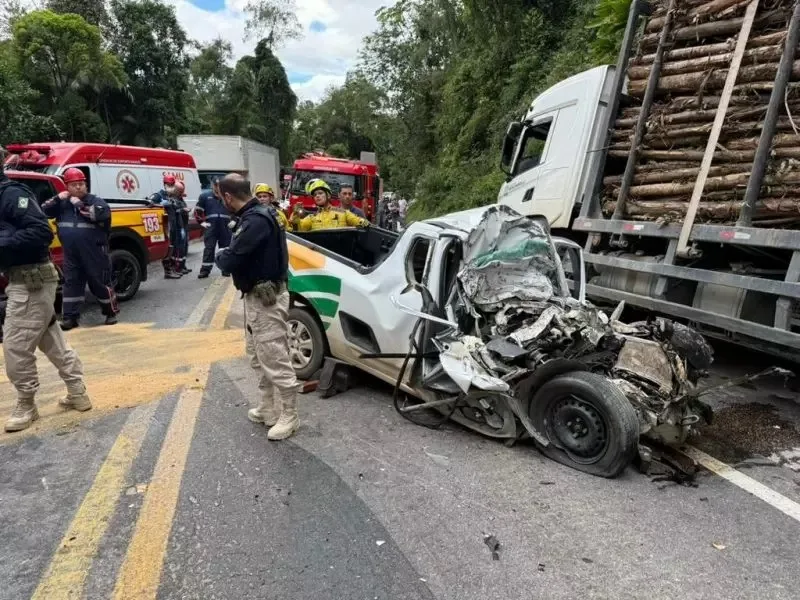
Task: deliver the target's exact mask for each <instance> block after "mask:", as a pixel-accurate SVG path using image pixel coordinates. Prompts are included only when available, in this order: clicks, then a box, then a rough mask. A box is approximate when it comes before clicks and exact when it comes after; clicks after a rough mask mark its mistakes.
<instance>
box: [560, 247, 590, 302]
mask: <svg viewBox="0 0 800 600" xmlns="http://www.w3.org/2000/svg"><path fill="white" fill-rule="evenodd" d="M553 244H554V245H555V247H556V253H557V254H558V258H559V259H560V260H561V267H562V268H563V269H564V275H565V277H566V279H567V287H569V291H570V295H571V296H572V297H573V298H575V299H576V300H578V301H580V302H585V301H586V263H585V261H584V259H583V248H581V247H580V245H578V244H576V243H575V242H573V241H572V240H568V239H565V238H553Z"/></svg>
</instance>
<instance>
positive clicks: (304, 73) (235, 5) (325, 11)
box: [165, 0, 394, 100]
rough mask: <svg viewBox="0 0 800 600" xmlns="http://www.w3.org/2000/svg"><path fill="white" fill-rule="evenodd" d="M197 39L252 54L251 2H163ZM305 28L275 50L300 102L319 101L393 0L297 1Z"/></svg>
mask: <svg viewBox="0 0 800 600" xmlns="http://www.w3.org/2000/svg"><path fill="white" fill-rule="evenodd" d="M165 1H166V2H168V3H170V4H173V5H174V6H175V8H176V11H177V14H178V19H179V21H180V22H181V24H182V25H183V27H184V28H185V29H186V31H187V33H188V34H189V36H190V37H191V38H193V39H196V40H199V41H203V42H209V41H211V40H213V39H214V38H216V37H222V39H225V40H228V41H229V42H230V43H231V45H232V47H233V52H234V58H239V57H241V56H243V55H245V54H248V53H250V52H252V50H253V47H254V46H255V40H246V41H245V40H244V39H243V38H244V24H245V20H246V19H245V16H244V14H243V12H242V10H243V9H244V6H245V5H246V4H247V1H248V0H165ZM294 1H295V5H296V7H297V18H298V20H299V21H300V25H301V27H302V32H303V33H302V36H301V37H300V38H299V39H296V40H291V41H288V42H286V43H285V44H284V45H283V46H281V47H280V48H278V49H277V51H276V54H277V55H278V58H280V60H281V62H282V63H283V66H284V67H285V68H286V73H287V76H288V78H289V82H290V83H291V85H292V88H293V89H294V91H295V93H296V94H297V96H298V98H300V100H319V99H320V98H321V97H322V96H323V95H324V93H325V91H326V89H328V88H329V87H330V86H336V85H341V84H342V83H343V82H344V78H345V74H346V73H347V70H348V69H350V68H352V67H353V66H354V65H355V63H356V61H357V59H358V51H359V48H360V46H361V40H362V39H363V37H364V36H365V35H368V34H369V33H371V32H372V31H374V30H375V27H376V26H377V21H376V19H375V11H377V10H378V9H379V8H381V6H386V5H390V4H393V3H394V0H294Z"/></svg>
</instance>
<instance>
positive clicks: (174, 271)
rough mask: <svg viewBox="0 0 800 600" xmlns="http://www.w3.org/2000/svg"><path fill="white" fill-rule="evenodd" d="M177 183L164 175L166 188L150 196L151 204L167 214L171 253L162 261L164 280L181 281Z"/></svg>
mask: <svg viewBox="0 0 800 600" xmlns="http://www.w3.org/2000/svg"><path fill="white" fill-rule="evenodd" d="M175 182H176V180H175V176H174V175H164V179H163V183H164V187H163V188H161V189H160V190H159V191H157V192H156V193H155V194H153V195H152V196H150V202H151V204H153V205H156V206H161V207H162V208H163V209H164V212H165V213H166V214H167V228H168V229H167V235H168V236H169V251H168V253H167V256H166V257H165V258H164V260H162V261H161V264H162V266H163V267H164V279H180V278H181V277H182V276H183V274H182V273H181V269H180V259H179V258H178V252H179V245H180V228H179V219H180V215H179V214H178V205H177V203H176V202H175V193H176V187H175Z"/></svg>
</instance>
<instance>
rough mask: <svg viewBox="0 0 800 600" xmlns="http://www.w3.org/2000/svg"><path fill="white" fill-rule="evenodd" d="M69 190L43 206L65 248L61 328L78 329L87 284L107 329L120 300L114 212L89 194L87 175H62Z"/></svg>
mask: <svg viewBox="0 0 800 600" xmlns="http://www.w3.org/2000/svg"><path fill="white" fill-rule="evenodd" d="M61 177H62V179H63V180H64V183H65V184H66V185H67V190H66V191H64V192H61V193H60V194H58V195H57V196H55V197H53V198H51V199H50V200H48V201H47V202H45V203H44V204H43V205H42V210H43V211H44V213H45V214H46V215H47V216H48V217H50V218H52V219H55V220H56V228H57V231H58V238H59V240H61V245H62V247H63V248H64V280H65V281H64V297H63V319H62V321H61V328H62V329H63V330H65V331H68V330H70V329H73V328H75V327H77V326H78V324H79V323H78V322H79V320H80V309H81V304H83V298H84V292H85V289H86V284H87V283H88V284H89V290H90V291H91V292H92V294H93V295H94V296H95V297H96V298H97V300H98V301H99V302H100V306H101V308H102V311H103V314H104V315H105V316H106V325H114V324H115V323H116V322H117V313H119V308H118V306H117V298H116V295H115V294H114V288H113V286H112V283H111V258H110V255H109V250H108V234H109V233H110V231H111V209H110V208H109V207H108V204H106V201H105V200H103V199H102V198H100V197H98V196H95V195H94V194H90V193H89V190H88V188H87V185H86V175H85V174H84V172H83V171H81V170H80V169H76V168H74V167H72V168H69V169H67V170H66V171H64V173H63V174H62V175H61Z"/></svg>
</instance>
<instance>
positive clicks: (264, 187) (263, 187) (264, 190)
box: [255, 183, 275, 196]
mask: <svg viewBox="0 0 800 600" xmlns="http://www.w3.org/2000/svg"><path fill="white" fill-rule="evenodd" d="M255 193H256V194H272V195H273V196H274V195H275V192H273V191H272V188H271V187H270V186H269V185H268V184H266V183H259V184H258V185H256V191H255Z"/></svg>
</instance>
